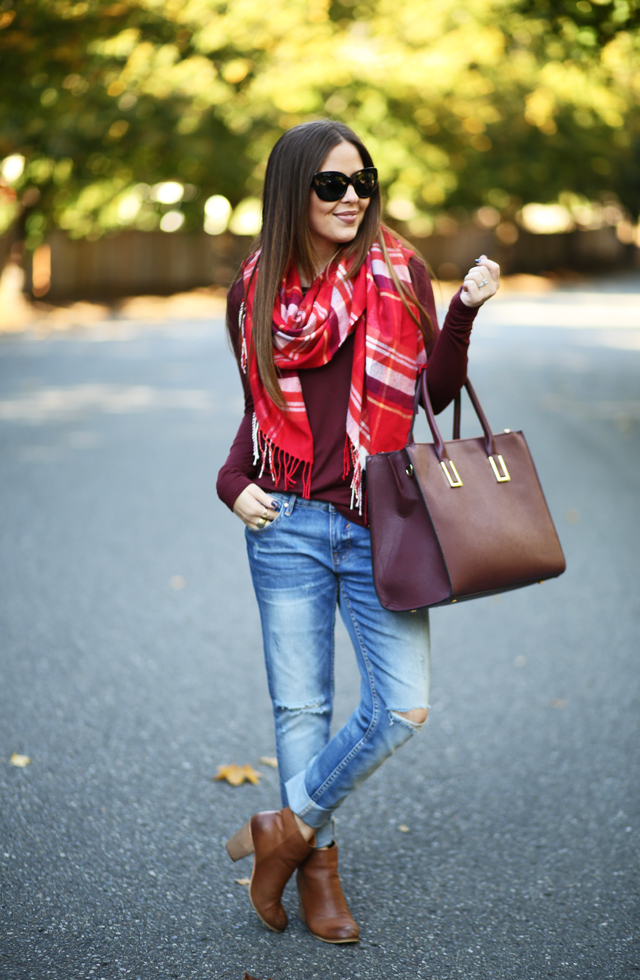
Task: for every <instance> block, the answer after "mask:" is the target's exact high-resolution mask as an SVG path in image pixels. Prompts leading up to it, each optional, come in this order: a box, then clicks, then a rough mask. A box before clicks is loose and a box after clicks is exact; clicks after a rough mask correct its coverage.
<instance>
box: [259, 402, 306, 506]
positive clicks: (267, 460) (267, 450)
mask: <svg viewBox="0 0 640 980" xmlns="http://www.w3.org/2000/svg"><path fill="white" fill-rule="evenodd" d="M251 434H252V437H253V462H254V465H258V464H261V465H260V472H259V473H258V479H260V477H262V476H264V474H265V472H267V473H270V475H271V479H272V480H273V482H274V484H275V486H278V484H279V483H280V480H282V481H283V485H284V490H285V491H286V490H291V488H292V487H294V486H295V485H296V481H297V479H298V470H299V469H300V467H302V496H303V497H304V499H305V500H310V499H311V465H312V464H311V463H310V462H306V463H305V462H304V461H303V460H301V459H296V458H295V456H292V455H291V453H287V452H285V451H284V450H283V449H280V447H279V446H276V445H275V443H274V442H273V441H272V440H271V439H269V437H268V436H266V435H265V434H264V432H261V431H260V426H259V424H258V419H257V417H256V415H255V413H254V415H253V421H252V423H251Z"/></svg>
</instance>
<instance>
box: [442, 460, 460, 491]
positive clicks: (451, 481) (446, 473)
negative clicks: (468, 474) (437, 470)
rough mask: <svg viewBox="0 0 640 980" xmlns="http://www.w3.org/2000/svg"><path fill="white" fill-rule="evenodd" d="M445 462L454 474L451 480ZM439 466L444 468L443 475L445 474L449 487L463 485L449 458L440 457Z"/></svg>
mask: <svg viewBox="0 0 640 980" xmlns="http://www.w3.org/2000/svg"><path fill="white" fill-rule="evenodd" d="M447 463H448V464H449V466H450V467H451V469H452V470H453V475H454V476H455V480H452V479H451V475H450V474H449V470H448V469H447V465H446V464H447ZM440 466H441V467H442V469H443V470H444V475H445V476H446V478H447V480H448V481H449V486H450V487H461V486H463V483H462V480H461V479H460V474H459V473H458V471H457V469H456V468H455V466H454V465H453V462H452V460H450V459H448V460H444V459H441V460H440Z"/></svg>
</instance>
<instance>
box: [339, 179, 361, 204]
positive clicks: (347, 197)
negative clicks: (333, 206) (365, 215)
mask: <svg viewBox="0 0 640 980" xmlns="http://www.w3.org/2000/svg"><path fill="white" fill-rule="evenodd" d="M340 200H341V201H344V203H345V204H356V203H357V201H358V195H357V194H356V192H355V188H354V186H353V184H349V186H348V187H347V189H346V191H345V192H344V196H343V197H341V198H340Z"/></svg>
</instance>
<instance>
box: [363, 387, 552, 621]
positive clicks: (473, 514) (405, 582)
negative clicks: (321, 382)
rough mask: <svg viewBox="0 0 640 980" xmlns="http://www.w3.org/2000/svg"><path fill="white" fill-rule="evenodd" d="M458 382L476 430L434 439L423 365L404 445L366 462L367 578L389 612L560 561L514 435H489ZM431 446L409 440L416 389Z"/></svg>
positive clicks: (529, 579)
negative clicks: (465, 436) (470, 434)
mask: <svg viewBox="0 0 640 980" xmlns="http://www.w3.org/2000/svg"><path fill="white" fill-rule="evenodd" d="M465 388H466V389H467V392H468V394H469V397H470V399H471V403H472V405H473V407H474V409H475V411H476V414H477V416H478V419H479V420H480V425H481V426H482V431H483V433H484V434H483V436H481V437H480V438H477V439H460V396H459V395H458V397H457V399H456V404H455V412H454V433H453V435H454V438H453V440H452V441H451V442H444V440H443V439H442V436H441V434H440V430H439V429H438V425H437V423H436V420H435V416H434V414H433V409H432V407H431V401H430V399H429V392H428V389H427V372H426V371H423V372H422V375H421V381H420V382H419V385H418V387H417V389H416V400H415V407H414V413H413V422H412V425H411V430H410V432H409V441H408V443H407V445H406V447H405V448H404V449H401V450H398V451H396V452H391V453H376V454H375V455H373V456H370V457H369V459H368V460H367V500H368V511H369V520H370V525H371V547H372V555H373V576H374V581H375V586H376V591H377V593H378V598H379V599H380V602H381V603H382V605H383V606H384V607H385V608H386V609H390V610H393V611H394V612H401V611H404V610H410V609H418V608H420V607H423V606H441V605H446V604H447V603H450V602H460V601H462V600H463V599H476V598H479V597H480V596H487V595H493V594H495V593H497V592H506V591H508V590H510V589H518V588H521V587H522V586H524V585H532V584H533V583H535V582H542V581H544V580H545V579H548V578H553V577H555V576H557V575H561V574H562V572H563V571H564V570H565V567H566V562H565V558H564V555H563V553H562V548H561V546H560V542H559V540H558V535H557V533H556V530H555V527H554V525H553V521H552V520H551V515H550V513H549V508H548V507H547V503H546V501H545V499H544V494H543V492H542V487H541V486H540V481H539V480H538V474H537V473H536V468H535V466H534V464H533V460H532V458H531V454H530V453H529V449H528V446H527V443H526V441H525V438H524V435H523V434H522V432H510V431H506V432H502V433H499V434H498V435H495V436H494V435H493V433H492V432H491V429H490V428H489V423H488V422H487V419H486V416H485V414H484V412H483V411H482V407H481V406H480V402H479V401H478V398H477V396H476V393H475V391H474V390H473V388H472V386H471V383H470V382H469V381H467V382H466V383H465ZM420 390H421V391H422V404H423V406H424V408H425V411H426V415H427V420H428V422H429V427H430V429H431V433H432V435H433V440H434V441H433V443H415V442H414V441H413V427H414V423H415V418H416V413H417V410H418V401H419V393H420Z"/></svg>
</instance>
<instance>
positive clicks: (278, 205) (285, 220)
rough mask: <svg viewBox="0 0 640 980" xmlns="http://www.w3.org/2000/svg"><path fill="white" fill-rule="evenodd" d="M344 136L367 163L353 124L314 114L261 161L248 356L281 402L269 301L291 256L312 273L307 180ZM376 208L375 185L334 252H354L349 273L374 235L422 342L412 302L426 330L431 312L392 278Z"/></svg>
mask: <svg viewBox="0 0 640 980" xmlns="http://www.w3.org/2000/svg"><path fill="white" fill-rule="evenodd" d="M345 142H346V143H351V144H352V145H353V146H354V147H355V148H356V150H357V151H358V153H359V154H360V158H361V159H362V162H363V164H364V166H365V167H372V166H373V160H372V159H371V154H370V153H369V151H368V150H367V148H366V146H364V144H363V143H362V142H361V141H360V140H359V139H358V137H357V136H356V134H355V133H354V132H353V130H351V129H349V127H348V126H345V125H344V123H339V122H333V121H332V120H330V119H316V120H314V121H312V122H307V123H302V124H301V125H299V126H294V127H293V129H290V130H288V132H286V133H285V134H284V135H283V136H281V137H280V139H279V140H278V142H277V143H276V144H275V146H274V147H273V149H272V151H271V154H270V156H269V160H268V163H267V172H266V175H265V181H264V189H263V193H262V231H261V232H260V234H259V235H258V237H257V238H256V239H255V241H254V242H253V243H252V246H251V248H250V250H249V255H252V254H253V253H254V252H255V251H257V249H259V248H261V249H262V251H261V253H260V259H259V262H258V266H257V268H256V274H257V276H258V279H257V282H256V289H255V294H254V299H253V322H252V350H250V351H249V356H250V357H251V356H253V354H254V353H255V357H256V359H257V363H258V371H259V373H260V378H261V379H262V383H263V384H264V386H265V388H266V390H267V392H268V393H269V396H270V397H271V399H272V400H273V401H274V402H275V403H276V404H277V405H280V406H282V405H284V398H283V396H282V392H281V390H280V385H279V384H278V372H277V368H276V365H275V360H274V356H273V329H272V322H273V306H274V302H275V299H276V295H277V292H278V289H279V288H280V284H281V283H282V280H283V279H284V277H285V275H286V273H287V270H288V268H289V266H290V264H291V262H292V261H296V262H297V263H298V266H299V267H300V269H301V270H302V272H303V273H304V274H305V275H306V276H307V277H308V278H309V279H310V280H312V279H314V278H315V275H316V272H315V269H316V266H317V259H316V253H315V250H314V248H313V243H312V239H311V234H310V231H309V223H308V220H307V211H308V207H309V194H310V192H311V190H310V189H311V180H312V178H313V175H314V174H315V173H317V171H318V170H319V169H320V167H321V165H322V161H323V160H324V159H325V157H326V156H327V154H328V153H329V152H330V150H332V149H333V147H334V146H338V144H339V143H345ZM381 210H382V205H381V200H380V188H379V187H377V188H376V190H375V192H374V194H373V196H372V197H371V198H370V199H369V206H368V208H367V209H366V211H365V212H364V218H363V219H362V223H361V224H360V227H359V228H358V232H357V234H356V235H355V237H354V239H353V240H352V241H350V242H348V243H346V244H345V245H344V246H342V247H341V248H340V249H338V251H337V253H336V254H339V255H340V257H341V258H343V259H344V258H350V257H351V256H355V259H354V262H353V265H352V267H351V269H350V272H349V278H354V277H355V276H356V275H357V274H358V272H359V270H360V268H361V267H362V264H363V262H364V261H365V259H366V257H367V253H368V252H369V249H370V248H371V246H372V245H373V243H374V242H375V241H376V240H377V241H378V242H379V244H380V247H381V248H382V252H383V254H384V257H385V260H386V263H387V266H388V268H389V270H390V273H391V277H392V279H393V281H394V283H395V286H396V288H397V289H398V292H399V293H400V295H401V297H402V301H403V303H404V304H405V306H406V308H407V310H408V311H409V313H410V315H411V317H412V318H413V319H414V320H415V322H416V324H417V326H418V327H419V328H420V330H421V331H422V333H423V335H424V338H425V343H426V342H427V341H428V340H429V336H427V334H426V332H425V330H424V329H423V327H422V323H421V321H420V317H419V315H418V314H417V313H416V308H417V309H418V310H419V311H420V313H422V315H423V316H424V317H425V319H426V321H427V323H428V324H429V333H430V334H431V333H432V332H433V324H432V323H431V318H430V317H429V314H428V313H427V311H426V310H425V309H424V307H423V305H422V303H421V302H420V301H419V300H418V298H417V296H416V295H415V293H414V290H413V289H412V288H411V287H410V286H408V285H406V284H405V283H403V282H402V281H401V280H400V279H399V278H398V275H397V273H396V271H395V269H394V267H393V265H392V263H391V261H390V259H389V255H388V252H387V248H386V245H385V242H384V237H383V235H382V233H381V225H380V214H381ZM394 235H395V232H394ZM396 237H397V235H396Z"/></svg>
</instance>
